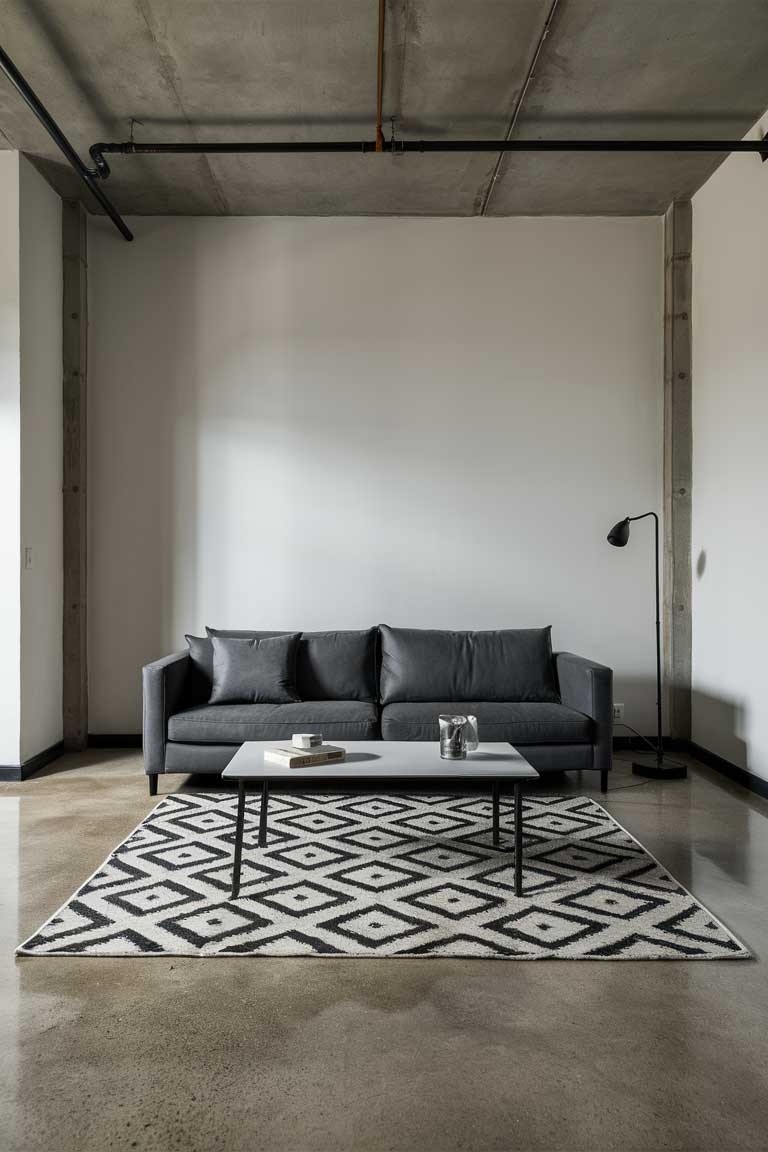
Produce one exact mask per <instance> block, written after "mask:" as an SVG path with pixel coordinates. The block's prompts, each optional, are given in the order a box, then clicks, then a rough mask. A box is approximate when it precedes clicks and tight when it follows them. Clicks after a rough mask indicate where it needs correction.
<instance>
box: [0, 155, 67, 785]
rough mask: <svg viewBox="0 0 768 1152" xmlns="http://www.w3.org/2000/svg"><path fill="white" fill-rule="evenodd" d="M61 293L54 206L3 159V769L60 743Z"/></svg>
mask: <svg viewBox="0 0 768 1152" xmlns="http://www.w3.org/2000/svg"><path fill="white" fill-rule="evenodd" d="M61 291H62V267H61V201H60V200H59V198H58V196H57V195H56V194H55V193H54V192H53V191H51V189H50V188H49V187H48V185H47V184H46V183H45V181H44V180H43V178H42V177H41V176H40V175H39V173H38V172H37V171H36V170H35V169H34V168H33V167H32V165H31V164H30V163H29V162H28V161H27V160H25V159H24V157H21V156H19V154H18V153H17V152H0V491H2V502H1V503H0V635H1V636H2V638H3V653H2V660H0V765H8V766H18V765H19V764H21V763H23V762H24V761H25V760H28V759H29V758H31V757H32V756H35V755H36V754H37V753H38V752H42V751H43V750H45V749H46V748H49V747H50V746H51V745H52V744H56V743H57V742H58V741H59V740H60V739H61V735H62V722H61V583H62V575H61V573H62V532H61V527H62V515H61V455H62V441H61V427H62V413H61ZM25 548H31V549H32V568H31V569H30V570H25V569H24V550H25Z"/></svg>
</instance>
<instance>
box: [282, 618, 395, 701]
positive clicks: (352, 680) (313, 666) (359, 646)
mask: <svg viewBox="0 0 768 1152" xmlns="http://www.w3.org/2000/svg"><path fill="white" fill-rule="evenodd" d="M296 683H297V685H298V689H299V695H300V696H301V698H302V700H367V701H369V702H371V703H373V701H375V700H376V697H377V676H376V629H375V628H368V629H367V630H365V631H359V632H302V634H301V637H300V639H299V655H298V662H297V667H296Z"/></svg>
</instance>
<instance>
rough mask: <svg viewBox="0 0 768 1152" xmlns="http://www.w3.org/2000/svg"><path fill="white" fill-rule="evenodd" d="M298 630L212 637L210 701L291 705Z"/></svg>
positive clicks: (293, 691) (294, 695)
mask: <svg viewBox="0 0 768 1152" xmlns="http://www.w3.org/2000/svg"><path fill="white" fill-rule="evenodd" d="M298 641H299V633H298V632H291V633H288V634H287V635H285V636H271V637H264V638H263V639H256V638H254V639H252V640H244V639H239V638H236V637H232V636H226V637H225V636H212V637H211V643H212V645H213V689H212V691H211V697H210V700H209V703H210V704H292V703H294V702H295V701H296V700H298V699H299V696H298V694H297V692H296V687H295V685H296V648H297V645H298Z"/></svg>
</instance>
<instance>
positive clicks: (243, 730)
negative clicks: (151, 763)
mask: <svg viewBox="0 0 768 1152" xmlns="http://www.w3.org/2000/svg"><path fill="white" fill-rule="evenodd" d="M294 732H322V734H323V736H324V738H325V739H326V740H375V739H376V738H377V736H378V734H379V717H378V708H377V707H376V705H375V704H368V703H365V702H364V701H361V700H300V701H298V702H297V703H295V704H203V705H201V706H199V707H197V708H188V709H187V710H186V711H184V712H177V713H176V715H175V716H171V718H170V720H169V721H168V739H169V740H175V741H177V742H179V743H184V744H242V743H243V741H244V740H285V739H286V738H287V739H289V740H290V738H291V736H292V735H293V733H294Z"/></svg>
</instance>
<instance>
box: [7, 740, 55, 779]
mask: <svg viewBox="0 0 768 1152" xmlns="http://www.w3.org/2000/svg"><path fill="white" fill-rule="evenodd" d="M65 751H66V749H65V747H64V741H63V740H59V741H58V742H57V743H56V744H51V746H50V748H44V749H43V751H42V752H38V753H37V755H36V756H30V758H29V760H25V761H24V763H23V764H19V765H13V764H0V780H9V781H13V780H17V781H18V780H27V779H29V777H30V776H32V775H34V773H35V772H39V770H40V769H41V768H45V766H46V764H50V763H51V762H52V761H53V760H58V758H59V756H62V755H63V754H64V752H65Z"/></svg>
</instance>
